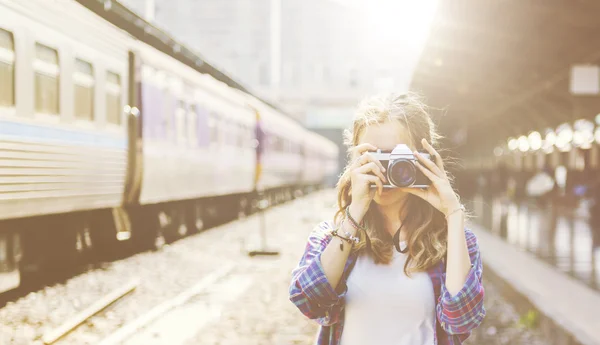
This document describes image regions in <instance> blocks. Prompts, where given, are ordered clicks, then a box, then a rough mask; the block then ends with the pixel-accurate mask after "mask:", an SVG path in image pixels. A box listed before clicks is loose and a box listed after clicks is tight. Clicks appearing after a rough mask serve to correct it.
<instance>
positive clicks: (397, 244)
mask: <svg viewBox="0 0 600 345" xmlns="http://www.w3.org/2000/svg"><path fill="white" fill-rule="evenodd" d="M403 225H404V224H401V225H400V227H399V228H398V230H397V231H396V233H395V234H394V237H393V240H392V242H393V243H394V247H396V250H397V251H398V252H399V253H402V254H406V253H408V246H406V248H404V250H402V249H400V230H402V226H403Z"/></svg>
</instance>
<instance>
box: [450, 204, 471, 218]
mask: <svg viewBox="0 0 600 345" xmlns="http://www.w3.org/2000/svg"><path fill="white" fill-rule="evenodd" d="M458 211H463V212H465V211H466V210H465V205H463V204H461V205H460V206H459V207H458V208H457V209H455V210H454V211H452V212H450V213H448V214H447V215H446V220H448V217H450V216H451V215H453V214H455V213H456V212H458Z"/></svg>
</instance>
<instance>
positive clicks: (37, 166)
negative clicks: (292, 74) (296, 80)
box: [0, 0, 337, 291]
mask: <svg viewBox="0 0 600 345" xmlns="http://www.w3.org/2000/svg"><path fill="white" fill-rule="evenodd" d="M121 17H122V18H121ZM115 18H121V19H122V21H124V22H127V23H130V22H132V23H133V24H132V25H133V26H132V27H139V25H140V23H141V24H144V23H145V22H144V21H143V20H142V19H141V18H139V17H137V16H136V15H135V14H133V13H132V12H130V11H128V10H127V9H126V8H125V7H123V6H122V5H120V4H119V3H117V2H114V1H96V0H87V1H75V0H62V1H55V2H48V1H45V0H28V1H19V0H0V85H2V86H3V87H2V88H0V282H1V283H0V291H5V290H8V289H10V288H13V287H15V286H17V285H18V284H19V282H20V281H21V283H22V282H23V281H30V280H36V279H39V278H40V277H43V276H44V274H45V273H48V272H52V271H55V270H57V269H61V268H63V267H65V266H69V265H72V264H73V263H77V262H81V261H82V260H86V259H87V258H89V257H95V256H100V257H103V256H104V255H106V254H107V253H110V252H114V251H115V248H119V250H121V249H123V248H124V249H123V250H126V251H128V252H131V251H139V250H144V249H151V248H155V247H156V246H157V245H159V244H160V243H162V242H164V241H165V240H166V241H172V240H176V239H177V238H179V237H181V236H183V235H185V234H187V233H190V232H195V231H198V230H200V229H201V228H202V227H204V226H206V225H207V224H206V223H209V225H210V223H213V222H217V221H222V220H224V219H234V218H235V217H237V216H238V214H239V213H240V212H248V211H251V205H253V204H254V201H255V200H256V198H257V190H259V189H260V190H262V191H264V193H265V194H266V195H267V197H268V198H269V200H270V201H271V202H272V203H277V202H281V201H285V200H289V199H290V198H292V197H293V195H294V194H295V192H296V191H298V190H307V189H309V188H312V187H313V186H316V185H318V184H320V183H322V182H323V181H322V179H323V176H324V174H326V173H327V169H331V165H332V164H335V161H336V159H337V156H336V155H337V151H336V150H337V149H334V145H333V144H332V143H330V142H329V141H328V140H326V139H324V138H322V137H320V136H318V135H316V134H314V133H312V132H308V131H306V130H305V129H304V128H303V127H302V126H300V125H299V124H297V123H295V122H294V121H292V120H290V119H289V118H287V117H286V116H285V115H284V114H282V112H281V111H279V110H278V109H276V108H274V107H273V106H271V105H269V104H267V103H266V102H263V101H262V100H260V99H258V98H257V97H255V96H253V95H251V94H249V93H248V92H247V91H246V90H245V89H243V88H241V87H238V86H237V85H238V84H236V83H235V82H232V81H231V80H230V79H228V78H227V77H226V76H224V75H223V74H222V73H221V72H219V71H217V70H215V69H214V68H212V67H211V68H208V67H206V66H204V70H200V69H199V67H198V66H199V65H201V64H198V63H197V62H196V63H190V62H189V61H187V60H186V59H185V58H183V57H181V56H179V55H178V54H177V52H176V51H177V49H175V52H174V51H173V50H168V51H167V50H165V49H162V46H161V44H162V43H161V42H163V41H164V40H162V41H161V40H160V39H158V38H157V37H155V36H153V35H154V34H153V32H156V30H157V29H156V28H152V30H145V29H144V31H143V32H144V33H145V35H142V36H143V39H142V38H140V37H141V36H140V35H137V34H136V33H135V32H134V30H133V29H132V27H130V26H126V25H123V26H119V25H118V23H117V21H116V19H115ZM144 25H147V26H146V29H148V28H150V26H149V25H150V24H147V23H145V24H144ZM157 42H158V43H157ZM163 43H164V42H163ZM178 47H180V46H178ZM179 49H180V48H179ZM206 71H209V72H206ZM258 121H260V123H261V125H262V126H263V127H264V129H265V132H266V135H265V138H266V140H265V145H264V155H263V156H262V157H261V159H262V160H263V161H262V162H261V164H262V165H263V173H262V174H260V178H259V179H257V174H256V171H257V153H256V147H257V145H256V144H257V138H256V127H257V123H258ZM332 145H333V146H332ZM334 156H335V157H334ZM327 167H329V168H327ZM311 169H316V170H315V171H311ZM329 172H331V171H329Z"/></svg>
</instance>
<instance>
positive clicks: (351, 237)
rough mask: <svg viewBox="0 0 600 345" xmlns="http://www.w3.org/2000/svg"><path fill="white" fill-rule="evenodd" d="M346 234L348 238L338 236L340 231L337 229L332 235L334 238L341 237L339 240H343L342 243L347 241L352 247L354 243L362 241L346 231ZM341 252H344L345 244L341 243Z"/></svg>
mask: <svg viewBox="0 0 600 345" xmlns="http://www.w3.org/2000/svg"><path fill="white" fill-rule="evenodd" d="M344 234H345V235H346V237H344V236H342V235H340V234H338V229H335V230H333V231H331V235H332V236H334V237H339V238H341V239H342V241H346V242H348V244H350V245H352V242H354V243H358V242H359V241H360V239H359V238H358V237H356V236H352V234H350V233H349V232H348V231H346V232H345V233H344ZM340 250H341V251H343V250H344V242H342V243H340Z"/></svg>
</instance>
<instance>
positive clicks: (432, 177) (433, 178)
mask: <svg viewBox="0 0 600 345" xmlns="http://www.w3.org/2000/svg"><path fill="white" fill-rule="evenodd" d="M415 165H416V166H417V168H419V169H420V170H421V172H422V173H423V175H425V176H427V178H429V180H431V182H432V183H437V182H438V181H439V180H440V177H439V176H437V175H436V174H434V173H433V172H431V170H429V169H427V168H426V167H424V166H423V165H422V164H421V163H419V162H415ZM436 169H437V167H436Z"/></svg>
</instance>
